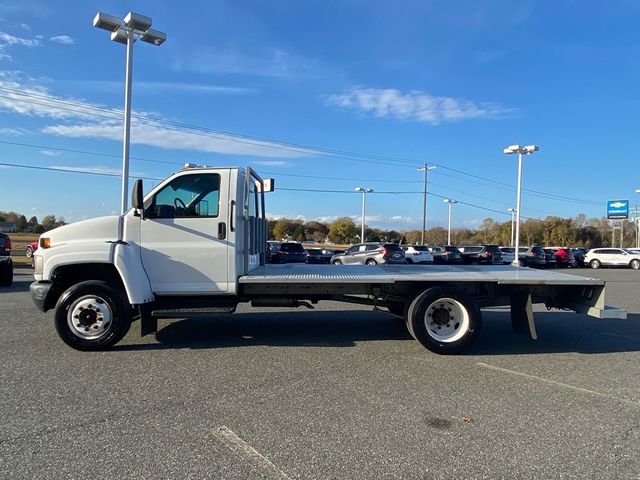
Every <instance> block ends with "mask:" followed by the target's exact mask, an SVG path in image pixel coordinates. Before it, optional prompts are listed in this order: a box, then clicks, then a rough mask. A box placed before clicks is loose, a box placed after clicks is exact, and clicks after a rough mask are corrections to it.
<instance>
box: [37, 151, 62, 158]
mask: <svg viewBox="0 0 640 480" xmlns="http://www.w3.org/2000/svg"><path fill="white" fill-rule="evenodd" d="M40 153H41V154H42V155H45V156H47V157H59V156H60V155H61V153H60V152H55V151H53V150H40Z"/></svg>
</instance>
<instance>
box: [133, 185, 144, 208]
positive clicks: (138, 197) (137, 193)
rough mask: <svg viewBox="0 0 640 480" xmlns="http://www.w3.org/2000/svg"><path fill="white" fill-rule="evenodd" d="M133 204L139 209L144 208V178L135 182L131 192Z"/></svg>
mask: <svg viewBox="0 0 640 480" xmlns="http://www.w3.org/2000/svg"><path fill="white" fill-rule="evenodd" d="M131 206H132V207H133V208H135V209H136V210H139V211H142V210H143V209H144V198H143V196H142V179H138V180H136V183H134V184H133V190H132V192H131Z"/></svg>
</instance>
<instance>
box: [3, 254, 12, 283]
mask: <svg viewBox="0 0 640 480" xmlns="http://www.w3.org/2000/svg"><path fill="white" fill-rule="evenodd" d="M11 285H13V262H12V261H11V260H9V261H8V262H6V263H0V287H10V286H11Z"/></svg>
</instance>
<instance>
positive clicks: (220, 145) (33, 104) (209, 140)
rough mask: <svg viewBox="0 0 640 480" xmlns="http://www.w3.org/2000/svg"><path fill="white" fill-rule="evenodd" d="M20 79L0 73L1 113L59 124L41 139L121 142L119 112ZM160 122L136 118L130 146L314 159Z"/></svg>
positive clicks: (268, 144)
mask: <svg viewBox="0 0 640 480" xmlns="http://www.w3.org/2000/svg"><path fill="white" fill-rule="evenodd" d="M19 77H20V74H19V72H18V73H16V72H7V71H5V72H0V89H2V92H3V97H4V98H0V110H4V111H8V112H12V113H15V114H19V115H24V116H33V117H40V118H45V119H47V118H49V119H54V120H57V121H59V123H57V124H53V125H47V126H44V127H43V128H42V129H41V131H42V132H44V133H48V134H53V135H59V136H65V137H72V138H103V139H109V140H114V141H118V142H120V141H122V112H121V111H119V110H116V109H110V108H105V107H103V106H101V105H98V104H91V103H86V102H82V101H79V100H75V99H69V98H61V97H57V96H55V95H51V94H50V93H49V92H48V91H47V90H46V89H45V88H43V87H42V86H37V85H35V86H23V85H22V83H23V82H22V81H21V80H20V78H19ZM96 117H98V119H96ZM100 117H107V118H100ZM163 121H164V119H163V118H162V117H161V116H160V115H157V114H151V113H148V112H140V111H138V112H134V113H133V119H132V126H131V142H132V143H135V144H144V145H150V146H154V147H159V148H165V149H178V150H195V151H202V152H210V153H222V154H228V155H252V156H256V157H267V158H278V157H279V158H299V157H305V156H308V155H312V154H314V152H313V151H312V150H307V149H303V148H296V147H289V146H286V145H283V144H279V143H277V142H269V141H262V140H254V139H251V138H247V137H241V136H234V135H228V134H224V133H216V132H207V131H204V130H199V129H189V128H187V127H180V126H176V127H174V126H171V125H167V124H164V123H162V122H163Z"/></svg>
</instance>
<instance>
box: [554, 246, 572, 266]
mask: <svg viewBox="0 0 640 480" xmlns="http://www.w3.org/2000/svg"><path fill="white" fill-rule="evenodd" d="M554 251H555V252H556V261H557V262H558V266H559V267H575V266H576V257H574V256H573V253H571V251H570V250H569V249H568V248H564V247H561V248H555V249H554Z"/></svg>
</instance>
